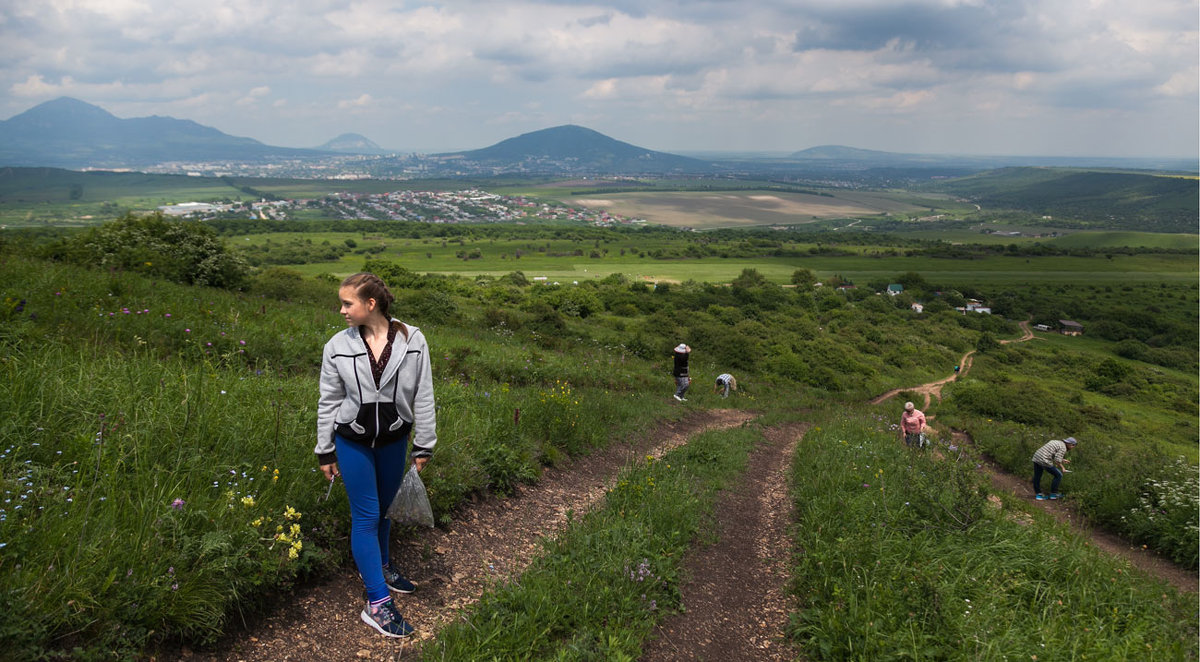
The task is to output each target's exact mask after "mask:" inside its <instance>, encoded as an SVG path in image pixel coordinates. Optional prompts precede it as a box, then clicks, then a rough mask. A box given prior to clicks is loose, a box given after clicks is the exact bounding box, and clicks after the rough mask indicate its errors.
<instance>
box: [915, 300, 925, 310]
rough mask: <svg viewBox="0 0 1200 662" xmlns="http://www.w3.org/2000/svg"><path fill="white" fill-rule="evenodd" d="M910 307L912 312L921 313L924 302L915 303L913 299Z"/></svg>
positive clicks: (923, 308)
mask: <svg viewBox="0 0 1200 662" xmlns="http://www.w3.org/2000/svg"><path fill="white" fill-rule="evenodd" d="M912 309H913V312H915V313H923V312H925V304H923V303H917V302H916V301H914V302H913V305H912Z"/></svg>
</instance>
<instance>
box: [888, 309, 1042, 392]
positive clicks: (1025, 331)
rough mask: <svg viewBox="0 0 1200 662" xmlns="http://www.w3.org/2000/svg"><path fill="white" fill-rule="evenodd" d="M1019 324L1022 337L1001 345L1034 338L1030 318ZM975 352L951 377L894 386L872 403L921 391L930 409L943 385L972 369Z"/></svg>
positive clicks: (962, 360)
mask: <svg viewBox="0 0 1200 662" xmlns="http://www.w3.org/2000/svg"><path fill="white" fill-rule="evenodd" d="M1018 326H1020V327H1021V337H1020V338H1009V339H1007V340H1001V341H1000V344H1001V345H1007V344H1009V343H1014V342H1025V341H1026V340H1033V338H1034V335H1033V331H1032V330H1031V329H1030V328H1029V320H1025V321H1024V322H1019V323H1018ZM974 354H975V350H971V351H969V352H967V353H966V354H963V357H962V359H961V360H959V362H958V365H959V372H957V373H955V374H952V375H950V376H949V377H946V378H945V379H939V380H938V381H936V382H930V383H928V384H921V385H920V386H906V387H904V388H894V389H892V390H890V391H888V392H887V393H884V394H883V395H879V396H876V397H874V398H872V399H871V404H873V405H877V404H879V403H881V402H884V401H886V400H888V399H889V398H893V397H895V396H896V394H897V393H900V392H902V391H910V392H912V393H920V394H922V395H924V396H925V404H924V405H922V406H921V409H928V408H929V404H930V402H932V399H933V398H934V397H937V399H938V401H941V399H942V387H943V386H945V385H946V384H949V383H950V382H953V381H955V380H957V379H958V378H959V377H962V376H965V375H966V374H967V372H969V371H970V370H971V364H972V363H973V362H974V358H973V356H974Z"/></svg>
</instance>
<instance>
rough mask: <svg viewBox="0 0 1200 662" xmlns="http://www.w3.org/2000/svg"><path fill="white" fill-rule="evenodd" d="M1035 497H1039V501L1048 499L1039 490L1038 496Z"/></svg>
mask: <svg viewBox="0 0 1200 662" xmlns="http://www.w3.org/2000/svg"><path fill="white" fill-rule="evenodd" d="M1033 498H1035V499H1037V500H1038V501H1045V500H1046V497H1045V495H1043V494H1042V493H1041V492H1038V494H1037V496H1035V497H1033Z"/></svg>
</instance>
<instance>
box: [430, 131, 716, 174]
mask: <svg viewBox="0 0 1200 662" xmlns="http://www.w3.org/2000/svg"><path fill="white" fill-rule="evenodd" d="M435 158H439V159H443V160H447V161H451V162H456V163H457V165H459V166H469V167H474V168H480V167H482V168H491V169H493V171H495V172H498V173H499V172H504V173H517V172H524V173H539V174H540V173H547V174H551V173H559V174H561V173H580V174H586V173H595V174H629V175H634V174H650V173H656V174H665V173H673V172H674V173H711V172H715V171H718V170H719V168H718V166H716V165H714V164H713V163H712V162H710V161H703V160H701V159H693V158H689V157H686V156H679V155H676V154H668V153H666V152H656V151H654V150H649V149H646V148H644V147H638V146H636V145H631V144H629V143H627V142H622V141H620V140H615V139H613V138H609V137H608V136H606V135H604V134H602V133H599V132H598V131H593V130H591V129H587V128H584V127H582V126H576V125H573V124H567V125H564V126H556V127H553V128H549V129H542V130H540V131H533V132H531V133H524V134H521V135H519V136H517V137H515V138H509V139H508V140H503V141H501V142H498V143H496V144H495V145H492V146H491V147H485V148H483V149H476V150H472V151H468V152H455V153H451V154H438V155H435Z"/></svg>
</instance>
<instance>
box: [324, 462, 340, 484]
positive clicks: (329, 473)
mask: <svg viewBox="0 0 1200 662" xmlns="http://www.w3.org/2000/svg"><path fill="white" fill-rule="evenodd" d="M321 472H322V473H324V474H325V480H333V479H334V478H336V477H337V476H340V475H341V474H342V472H340V471H338V465H337V462H334V463H333V464H322V465H321Z"/></svg>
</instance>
